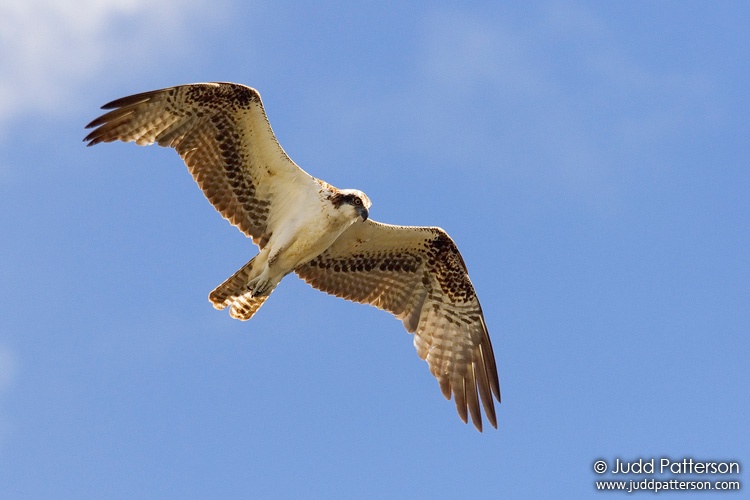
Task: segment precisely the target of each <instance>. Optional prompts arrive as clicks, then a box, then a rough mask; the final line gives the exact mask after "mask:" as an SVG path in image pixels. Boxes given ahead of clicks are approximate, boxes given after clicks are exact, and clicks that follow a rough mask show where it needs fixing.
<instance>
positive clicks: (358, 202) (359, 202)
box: [354, 198, 362, 205]
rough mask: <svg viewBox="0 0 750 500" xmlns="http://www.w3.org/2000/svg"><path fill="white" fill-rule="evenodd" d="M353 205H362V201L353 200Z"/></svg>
mask: <svg viewBox="0 0 750 500" xmlns="http://www.w3.org/2000/svg"><path fill="white" fill-rule="evenodd" d="M354 204H355V205H361V204H362V200H361V199H359V198H354Z"/></svg>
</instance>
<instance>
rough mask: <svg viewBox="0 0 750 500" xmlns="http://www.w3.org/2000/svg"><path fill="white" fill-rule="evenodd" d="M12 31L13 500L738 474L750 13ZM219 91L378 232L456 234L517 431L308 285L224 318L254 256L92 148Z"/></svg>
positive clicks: (641, 5)
mask: <svg viewBox="0 0 750 500" xmlns="http://www.w3.org/2000/svg"><path fill="white" fill-rule="evenodd" d="M17 3H18V4H19V5H6V4H4V5H2V6H0V23H1V24H0V42H2V43H0V65H1V66H2V67H3V71H2V75H0V89H1V91H0V231H2V234H3V238H2V240H3V243H2V245H1V248H2V254H1V255H2V256H3V259H2V260H1V261H0V303H2V306H1V308H0V497H2V498H22V499H25V498H34V499H36V498H254V497H255V498H257V497H262V498H300V497H311V498H312V497H320V498H323V497H325V498H384V497H396V498H464V497H470V496H471V497H479V496H482V497H488V498H560V497H567V498H602V497H603V496H606V495H607V494H605V493H597V492H596V490H595V488H594V481H595V480H597V479H600V478H605V479H606V478H612V477H614V476H613V475H610V474H605V475H604V476H601V477H600V476H597V475H596V474H594V472H593V470H592V464H593V462H594V461H595V460H597V459H604V460H606V461H608V462H609V463H612V462H613V461H614V459H615V458H621V459H623V460H634V459H638V458H644V459H649V458H652V457H656V458H657V459H658V458H660V457H672V458H674V459H681V458H683V457H691V458H694V459H696V460H702V461H705V460H735V461H740V462H742V463H743V465H744V464H745V462H747V459H748V455H747V452H748V450H750V438H748V436H750V425H749V424H748V418H747V415H748V414H750V401H749V397H748V387H749V386H750V370H749V369H748V359H750V337H749V336H748V333H749V330H750V308H749V307H748V305H750V257H749V255H750V252H749V250H750V216H749V215H748V214H749V213H750V202H748V195H747V193H748V191H750V173H748V163H749V162H748V160H749V159H750V142H749V141H748V137H749V136H750V134H749V133H750V119H748V109H750V99H749V97H750V96H749V91H748V85H747V82H748V79H749V78H748V77H749V76H750V71H749V69H750V68H749V65H750V57H748V56H749V55H750V54H749V53H748V52H749V49H748V47H750V43H748V42H749V40H748V35H747V26H748V24H750V8H749V7H747V6H746V4H744V3H742V2H722V3H720V4H717V3H713V2H667V1H664V2H645V1H635V2H583V1H581V2H554V1H553V2H541V3H537V2H502V4H501V5H499V4H500V2H460V3H458V2H455V3H449V2H434V1H433V2H420V1H417V2H410V3H402V4H389V3H386V2H363V3H352V2H319V3H316V4H312V3H310V2H291V1H286V2H285V1H281V2H265V1H262V2H252V1H251V2H239V1H237V2H231V1H213V0H212V1H208V0H206V1H204V0H188V1H185V2H178V1H177V0H167V1H162V2H158V3H157V4H156V5H152V2H150V1H146V0H129V1H123V0H86V1H81V2H75V3H74V2H58V1H56V0H55V1H53V0H35V1H30V2H23V5H20V4H21V2H17ZM215 80H225V81H236V82H240V83H244V84H248V85H250V86H253V87H255V88H257V89H258V90H259V91H260V92H261V94H262V96H263V99H264V103H265V106H266V110H267V112H268V115H269V118H270V120H271V123H272V125H273V127H274V130H275V132H276V134H277V136H278V138H279V139H280V141H281V143H282V145H283V146H284V148H285V149H286V150H287V152H288V153H289V154H290V156H291V157H292V158H293V159H294V160H295V161H296V162H297V163H298V164H300V165H301V166H302V167H303V168H304V169H306V170H307V171H308V172H310V173H311V174H313V175H315V176H317V177H319V178H322V179H325V180H327V181H328V182H330V183H332V184H334V185H336V186H338V187H352V188H358V189H361V190H363V191H365V192H366V193H367V194H368V195H369V197H370V198H371V199H372V201H373V207H372V209H371V211H370V214H371V217H372V218H373V219H376V220H379V221H383V222H389V223H397V224H416V225H438V226H441V227H443V228H444V229H446V230H447V231H448V232H449V233H450V234H451V236H452V237H453V238H454V240H455V241H456V242H457V244H458V245H459V248H460V249H461V251H462V254H463V256H464V259H465V261H466V263H467V266H468V268H469V271H470V273H471V277H472V280H473V282H474V285H475V287H476V289H477V291H478V293H479V296H480V299H481V301H482V305H483V309H484V312H485V316H486V320H487V324H488V327H489V330H490V334H491V337H492V341H493V345H494V349H495V355H496V357H497V363H498V370H499V375H500V385H501V389H502V394H503V403H502V404H501V405H499V407H498V421H499V429H498V430H494V429H491V428H489V429H487V430H485V432H484V433H483V434H479V433H477V432H476V431H475V430H474V429H473V427H471V426H470V425H464V424H463V423H462V422H461V421H460V420H459V419H458V416H457V415H456V412H455V407H454V405H453V402H448V401H445V400H444V399H443V397H442V396H441V394H440V391H439V388H438V385H437V382H436V381H435V380H434V379H433V378H432V377H431V375H430V374H429V371H428V369H427V366H426V364H425V363H424V362H422V361H421V360H419V358H418V357H417V356H416V353H415V350H414V348H413V346H412V338H411V337H410V336H409V335H407V334H406V333H405V331H404V329H403V327H402V325H401V324H400V322H399V321H397V320H395V319H393V318H392V317H391V316H389V315H388V314H386V313H383V312H381V311H377V310H375V309H374V308H369V307H365V306H362V305H357V304H352V303H348V302H345V301H343V300H340V299H336V298H333V297H330V296H327V295H325V294H323V293H320V292H317V291H315V290H313V289H311V288H310V287H308V286H307V285H305V284H304V283H302V282H301V281H300V280H298V279H296V278H295V277H294V276H289V277H287V278H286V279H285V280H284V281H283V282H282V284H281V286H280V287H279V288H278V289H277V290H276V291H275V292H274V294H273V296H272V297H271V299H270V300H269V301H268V302H267V303H266V305H265V306H264V307H263V309H262V310H261V311H260V312H259V313H258V315H257V316H256V317H255V318H253V319H252V321H250V322H246V323H242V322H238V321H235V320H232V319H230V318H229V316H228V314H226V312H219V311H215V310H214V309H213V308H212V307H211V305H210V304H209V302H208V300H207V295H208V292H209V291H211V290H212V289H213V288H214V287H215V286H216V285H218V284H219V283H221V282H222V281H223V280H224V279H225V278H226V277H228V276H229V275H231V274H232V273H233V272H234V271H235V270H236V269H237V268H239V267H240V266H241V265H242V264H244V263H245V262H246V261H247V260H248V259H249V257H251V256H252V255H253V254H254V252H255V248H254V247H253V246H252V245H251V243H250V241H249V240H246V239H245V238H244V237H243V236H242V235H241V234H240V233H239V232H238V231H237V230H236V229H234V228H233V227H231V226H230V225H229V224H228V223H226V222H225V221H224V220H223V219H222V218H221V217H220V216H219V215H218V214H217V213H216V212H215V211H214V210H213V208H212V207H211V206H210V205H209V204H208V202H206V200H205V199H204V197H203V196H202V194H201V193H200V191H199V189H198V188H197V187H196V186H195V184H194V182H193V181H192V179H191V178H190V176H189V175H188V173H187V171H186V169H185V168H184V166H183V165H182V163H181V161H180V160H179V158H178V157H177V155H176V154H175V153H174V152H173V151H170V150H166V149H161V148H157V147H150V148H138V147H136V146H134V145H132V144H119V143H118V144H107V145H101V146H97V147H95V148H85V147H84V143H83V142H82V141H81V140H82V138H83V136H84V135H85V131H84V129H83V126H84V125H85V124H86V123H88V122H89V121H90V120H91V119H93V118H94V117H96V116H98V113H99V110H98V108H99V106H101V105H102V104H104V103H105V102H108V101H110V100H112V99H115V98H118V97H121V96H124V95H128V94H132V93H136V92H140V91H145V90H151V89H156V88H161V87H165V86H170V85H175V84H180V83H189V82H195V81H215ZM743 460H744V462H743ZM642 478H643V476H628V477H626V479H642ZM667 478H669V477H667ZM746 478H747V474H746V473H745V472H743V473H742V474H740V475H739V476H736V475H735V476H732V477H731V478H730V479H733V480H738V479H739V480H742V481H743V482H747V479H746ZM710 479H712V480H713V479H716V478H715V477H711V478H710ZM743 486H745V488H746V485H743ZM683 495H685V497H690V496H691V495H690V494H686V493H682V494H681V496H680V497H681V498H682V497H683ZM696 495H698V494H697V493H696ZM736 496H737V495H734V496H732V495H731V494H727V497H728V498H729V497H736ZM701 498H706V496H705V494H704V495H702V496H701Z"/></svg>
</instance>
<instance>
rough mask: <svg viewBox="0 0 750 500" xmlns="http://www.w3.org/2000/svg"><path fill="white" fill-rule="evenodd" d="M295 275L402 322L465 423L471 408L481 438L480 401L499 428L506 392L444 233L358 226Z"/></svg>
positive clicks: (471, 291)
mask: <svg viewBox="0 0 750 500" xmlns="http://www.w3.org/2000/svg"><path fill="white" fill-rule="evenodd" d="M295 271H296V272H297V274H298V275H299V276H300V277H301V278H302V279H304V280H305V281H306V282H307V283H309V284H310V285H312V286H313V287H315V288H318V289H320V290H322V291H324V292H327V293H330V294H333V295H336V296H338V297H343V298H345V299H348V300H353V301H355V302H362V303H365V304H371V305H373V306H375V307H378V308H380V309H384V310H386V311H389V312H391V313H393V314H394V315H395V316H396V317H397V318H399V319H401V320H402V321H403V323H404V326H405V327H406V329H407V330H408V331H409V332H410V333H414V346H415V347H416V348H417V354H419V357H420V358H422V359H424V360H425V361H427V363H428V365H429V367H430V371H431V372H432V374H433V375H434V376H435V377H436V378H437V379H438V382H439V383H440V388H441V389H442V391H443V394H444V395H445V397H446V398H448V399H450V397H451V394H453V396H454V398H455V402H456V407H457V409H458V413H459V415H460V417H461V419H462V420H463V421H464V422H466V421H467V407H468V412H469V413H470V414H471V419H472V420H473V422H474V425H475V426H476V427H477V429H479V430H480V431H481V430H482V416H481V413H480V409H479V401H480V399H481V402H482V405H483V406H484V412H485V414H486V415H487V418H488V419H489V421H490V423H491V424H492V426H493V427H497V419H496V417H495V406H494V401H493V399H492V394H494V395H495V398H497V400H498V402H499V401H500V384H499V382H498V377H497V368H496V366H495V356H494V354H493V352H492V344H491V343H490V338H489V335H488V333H487V326H486V325H485V323H484V316H483V315H482V308H481V307H480V305H479V300H478V299H477V296H476V293H475V292H474V287H473V286H472V284H471V281H470V280H469V275H468V273H467V271H466V266H465V264H464V262H463V259H462V258H461V254H460V253H459V252H458V248H457V247H456V245H455V243H453V240H451V238H450V237H449V236H448V234H446V232H445V231H443V230H442V229H439V228H431V227H408V226H392V225H388V224H381V223H379V222H375V221H372V220H367V221H366V222H357V223H355V224H354V225H353V226H352V227H351V228H349V229H347V230H346V231H345V232H344V234H342V235H341V236H340V237H339V238H338V239H337V240H336V242H335V243H334V244H333V245H331V247H330V248H329V249H328V250H326V251H325V252H324V253H323V254H321V255H320V256H318V257H316V258H315V259H313V260H312V261H310V262H308V263H306V264H304V265H302V266H299V267H298V268H297V269H295ZM477 390H478V393H479V394H477Z"/></svg>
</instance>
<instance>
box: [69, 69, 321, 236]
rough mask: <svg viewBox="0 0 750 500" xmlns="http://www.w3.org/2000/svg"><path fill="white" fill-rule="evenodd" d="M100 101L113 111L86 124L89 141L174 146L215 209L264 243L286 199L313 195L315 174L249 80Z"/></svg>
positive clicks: (276, 222)
mask: <svg viewBox="0 0 750 500" xmlns="http://www.w3.org/2000/svg"><path fill="white" fill-rule="evenodd" d="M103 108H104V109H108V110H110V111H109V112H108V113H106V114H104V115H102V116H100V117H99V118H97V119H95V120H94V121H92V122H91V123H89V124H88V125H87V126H86V128H93V129H94V130H92V131H91V133H90V134H89V135H88V136H87V137H86V138H85V139H84V141H88V143H89V144H88V145H89V146H93V145H94V144H98V143H100V142H110V141H116V140H120V141H125V142H130V141H132V142H135V143H136V144H139V145H146V144H153V143H157V144H159V145H160V146H167V147H172V148H174V149H175V150H177V152H178V153H179V154H180V156H181V157H182V159H183V160H184V161H185V164H186V165H187V167H188V169H189V170H190V173H191V174H192V175H193V178H194V179H195V181H196V182H197V183H198V185H199V186H200V187H201V189H202V190H203V193H204V194H205V195H206V198H208V200H209V201H210V202H211V204H212V205H213V206H214V207H215V208H216V210H218V211H219V213H221V215H223V216H224V218H226V219H227V220H228V221H229V222H231V223H232V224H233V225H235V226H237V227H238V228H239V229H240V231H242V232H243V233H245V234H246V235H247V236H250V237H252V238H253V241H254V242H255V243H256V244H257V245H259V246H260V247H261V248H262V247H263V246H264V244H265V243H266V242H267V241H268V238H269V237H270V235H271V234H272V233H273V232H274V229H277V228H276V226H277V225H278V224H279V223H281V222H283V214H285V213H286V208H287V206H288V204H289V203H290V202H293V201H295V200H297V201H298V200H300V199H304V198H305V197H308V199H310V200H311V201H313V200H315V199H317V192H318V190H319V189H320V187H321V184H320V182H319V181H318V180H317V179H314V178H313V177H312V176H310V175H309V174H307V173H306V172H304V171H303V170H302V169H301V168H299V167H298V166H297V165H296V164H295V163H294V162H293V161H292V160H291V159H290V158H289V157H288V156H287V154H286V153H285V152H284V150H283V149H282V147H281V145H279V143H278V141H277V140H276V136H275V135H274V133H273V131H272V130H271V125H270V124H269V123H268V119H267V118H266V113H265V110H264V108H263V103H262V102H261V99H260V94H259V93H258V91H256V90H255V89H253V88H250V87H246V86H245V85H239V84H236V83H194V84H188V85H180V86H177V87H170V88H166V89H161V90H154V91H150V92H143V93H141V94H136V95H132V96H128V97H123V98H122V99H117V100H116V101H112V102H110V103H108V104H105V105H104V106H103ZM279 214H282V215H281V216H279Z"/></svg>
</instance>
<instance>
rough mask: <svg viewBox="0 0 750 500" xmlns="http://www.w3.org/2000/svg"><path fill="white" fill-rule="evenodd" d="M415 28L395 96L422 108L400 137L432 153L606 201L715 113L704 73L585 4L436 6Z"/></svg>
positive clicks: (447, 160)
mask: <svg viewBox="0 0 750 500" xmlns="http://www.w3.org/2000/svg"><path fill="white" fill-rule="evenodd" d="M423 38H424V45H423V48H422V53H421V54H418V57H417V58H416V60H417V61H419V62H418V63H417V73H416V78H415V79H414V81H413V86H410V87H409V88H408V89H404V92H403V95H401V96H400V98H399V99H397V101H398V102H399V103H400V104H399V109H400V110H402V111H400V114H402V115H403V114H404V111H403V110H413V113H412V114H413V115H414V116H419V118H418V120H419V123H418V124H417V123H415V124H414V127H413V130H414V134H415V135H414V136H413V137H410V138H408V141H409V142H410V144H411V145H412V146H414V147H417V148H419V149H420V150H422V151H424V152H427V153H428V154H430V153H433V154H434V155H435V158H434V159H435V163H436V164H440V163H442V164H448V165H453V166H455V165H462V168H467V169H468V168H478V169H481V170H484V171H485V172H489V173H490V174H491V175H502V176H508V175H510V176H514V177H519V176H520V177H526V178H529V179H532V178H533V179H537V181H535V182H539V183H547V184H548V188H553V189H555V190H557V189H559V188H562V189H561V191H562V192H568V193H570V194H571V195H572V196H573V197H576V198H579V197H580V198H583V199H588V200H589V201H590V202H593V203H595V204H599V203H602V202H605V203H609V202H608V201H603V200H607V199H609V198H610V196H609V195H610V194H612V190H613V189H614V190H616V189H617V187H616V185H617V184H618V182H620V176H622V175H632V172H634V171H637V169H639V168H661V167H660V166H659V165H657V164H656V163H655V160H654V159H653V158H654V156H655V155H654V151H655V150H656V151H658V150H659V149H663V148H666V149H668V148H669V146H668V145H669V143H670V142H671V141H674V140H678V139H679V140H682V139H684V138H685V137H689V136H690V135H691V134H693V133H695V132H696V131H699V130H702V128H701V127H704V128H705V127H709V126H711V125H710V121H711V119H712V118H713V117H715V116H716V110H715V109H712V86H711V81H710V78H709V77H707V76H706V75H703V74H700V73H699V72H697V71H699V69H698V70H696V69H692V68H671V69H666V68H663V67H654V66H653V65H652V64H650V63H651V61H644V60H641V59H639V56H638V55H635V54H633V53H631V52H630V51H629V50H628V45H627V41H624V40H620V39H619V38H618V35H616V34H614V33H613V32H611V31H610V30H609V29H608V27H607V24H606V22H605V20H604V19H600V18H598V17H597V16H596V15H595V13H593V12H592V11H589V10H586V9H584V8H582V7H579V8H574V6H571V5H567V4H566V6H565V8H563V7H561V6H560V4H557V3H551V4H549V5H548V6H547V7H546V8H544V9H541V10H540V11H538V12H536V13H535V15H532V16H530V17H529V18H528V19H525V20H524V22H523V24H521V23H520V22H518V20H517V19H516V23H515V24H514V20H513V19H510V18H503V17H502V16H486V17H482V16H480V15H478V14H477V13H475V12H468V11H464V10H462V9H451V10H445V9H438V10H436V11H434V12H433V13H431V15H429V16H428V17H427V18H426V21H425V24H424V32H423ZM405 103H406V105H405ZM472 155H473V156H474V157H473V158H472ZM656 156H658V154H657V155H656ZM451 168H452V167H451ZM624 172H627V173H624Z"/></svg>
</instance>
